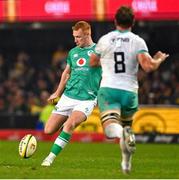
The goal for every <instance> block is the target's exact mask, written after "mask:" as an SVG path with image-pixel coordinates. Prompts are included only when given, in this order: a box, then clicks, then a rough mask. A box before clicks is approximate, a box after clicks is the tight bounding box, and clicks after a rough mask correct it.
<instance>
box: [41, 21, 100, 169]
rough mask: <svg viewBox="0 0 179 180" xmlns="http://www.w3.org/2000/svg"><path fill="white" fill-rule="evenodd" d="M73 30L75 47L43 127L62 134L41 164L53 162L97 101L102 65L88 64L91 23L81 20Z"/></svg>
mask: <svg viewBox="0 0 179 180" xmlns="http://www.w3.org/2000/svg"><path fill="white" fill-rule="evenodd" d="M72 30H73V37H74V41H75V43H76V47H74V48H73V49H71V50H70V51H69V54H68V57H67V65H66V68H65V70H64V72H63V73H62V76H61V80H60V83H59V85H58V88H57V90H56V91H55V92H54V93H53V94H52V95H51V96H50V97H49V99H48V101H49V102H51V103H52V102H53V101H54V100H55V99H56V98H58V97H60V100H59V101H58V103H57V105H56V106H55V109H54V110H53V111H52V114H51V116H50V117H49V119H48V121H47V123H46V125H45V128H44V132H45V134H53V133H55V132H57V131H58V130H59V129H61V133H60V134H59V136H58V137H57V138H56V140H55V142H54V144H53V146H52V148H51V151H50V153H49V155H48V156H47V157H46V158H45V159H44V160H43V162H42V164H41V165H42V166H50V165H51V164H52V163H53V161H54V159H55V158H56V156H57V155H58V154H59V153H60V152H61V150H62V149H63V148H64V147H65V145H66V144H67V143H68V142H69V140H70V137H71V135H72V133H73V130H74V129H75V128H76V127H77V126H78V125H79V124H80V123H82V122H84V121H85V120H86V119H87V117H88V116H89V115H90V114H91V112H92V111H93V108H94V106H95V105H96V101H97V100H96V96H97V91H98V88H99V85H100V80H101V68H100V67H95V68H94V67H93V68H92V67H90V66H89V59H90V56H91V54H92V53H93V51H94V48H95V43H94V42H93V40H92V38H91V26H90V24H89V23H87V22H85V21H79V22H77V23H76V24H75V25H74V26H73V27H72Z"/></svg>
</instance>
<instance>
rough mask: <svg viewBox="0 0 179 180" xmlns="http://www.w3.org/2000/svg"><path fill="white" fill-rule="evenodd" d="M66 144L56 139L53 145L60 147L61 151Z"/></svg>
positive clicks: (60, 139)
mask: <svg viewBox="0 0 179 180" xmlns="http://www.w3.org/2000/svg"><path fill="white" fill-rule="evenodd" d="M67 143H68V142H67V141H65V140H63V139H62V138H57V139H56V140H55V144H57V145H58V146H60V147H61V148H62V149H63V148H64V147H65V146H66V144H67Z"/></svg>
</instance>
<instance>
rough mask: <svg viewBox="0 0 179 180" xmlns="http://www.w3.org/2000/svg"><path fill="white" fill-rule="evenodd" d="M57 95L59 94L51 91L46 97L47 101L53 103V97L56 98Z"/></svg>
mask: <svg viewBox="0 0 179 180" xmlns="http://www.w3.org/2000/svg"><path fill="white" fill-rule="evenodd" d="M58 97H59V96H58V95H57V94H56V93H53V94H51V95H50V97H49V98H48V99H47V102H48V103H51V104H53V103H54V101H55V99H57V98H58Z"/></svg>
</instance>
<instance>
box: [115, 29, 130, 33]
mask: <svg viewBox="0 0 179 180" xmlns="http://www.w3.org/2000/svg"><path fill="white" fill-rule="evenodd" d="M115 31H118V32H120V33H127V32H129V30H128V29H126V30H122V31H121V30H119V29H116V30H115Z"/></svg>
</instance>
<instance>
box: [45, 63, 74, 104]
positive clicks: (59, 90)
mask: <svg viewBox="0 0 179 180" xmlns="http://www.w3.org/2000/svg"><path fill="white" fill-rule="evenodd" d="M70 72H71V69H70V66H69V65H68V64H67V66H66V68H65V69H64V71H63V73H62V76H61V79H60V83H59V85H58V88H57V90H56V91H55V92H54V93H53V94H51V95H50V97H49V98H48V99H47V101H48V102H49V103H53V102H54V100H55V99H56V98H58V97H60V96H61V95H62V93H63V91H64V89H65V86H66V83H67V81H68V79H69V77H70Z"/></svg>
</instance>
